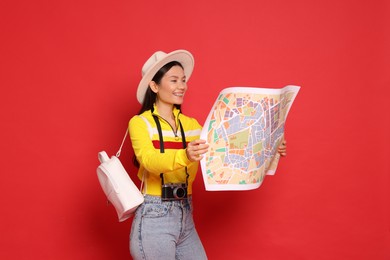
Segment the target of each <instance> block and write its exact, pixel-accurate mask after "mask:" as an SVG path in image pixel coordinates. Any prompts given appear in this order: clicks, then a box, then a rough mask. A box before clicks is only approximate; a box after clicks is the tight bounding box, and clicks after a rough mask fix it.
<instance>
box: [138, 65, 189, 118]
mask: <svg viewBox="0 0 390 260" xmlns="http://www.w3.org/2000/svg"><path fill="white" fill-rule="evenodd" d="M173 66H180V67H181V68H182V69H184V68H183V65H181V63H180V62H178V61H171V62H169V63H167V64H165V65H164V66H162V67H161V69H160V70H159V71H157V72H156V74H155V75H154V77H153V78H152V81H154V82H156V84H160V82H161V79H162V77H164V75H165V73H167V72H168V71H169V70H170V69H171V68H172V67H173ZM156 99H157V94H156V93H154V92H153V91H152V89H151V88H150V87H148V89H147V90H146V93H145V97H144V101H143V102H142V107H141V110H140V111H139V113H138V114H139V115H140V114H142V113H143V112H145V111H147V110H150V109H152V108H153V105H154V103H155V102H156ZM174 106H175V107H176V108H178V109H180V105H176V104H175V105H174Z"/></svg>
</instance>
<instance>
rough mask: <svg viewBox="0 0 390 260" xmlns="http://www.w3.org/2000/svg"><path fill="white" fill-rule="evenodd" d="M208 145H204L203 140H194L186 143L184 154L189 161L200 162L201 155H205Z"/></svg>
mask: <svg viewBox="0 0 390 260" xmlns="http://www.w3.org/2000/svg"><path fill="white" fill-rule="evenodd" d="M208 149H209V145H208V144H206V141H205V140H201V139H198V140H195V141H192V142H190V143H188V146H187V149H186V153H187V157H188V159H189V160H190V161H193V162H194V161H200V160H201V159H202V158H203V155H204V154H205V153H207V151H208Z"/></svg>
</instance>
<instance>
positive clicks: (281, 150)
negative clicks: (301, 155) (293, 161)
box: [278, 140, 287, 157]
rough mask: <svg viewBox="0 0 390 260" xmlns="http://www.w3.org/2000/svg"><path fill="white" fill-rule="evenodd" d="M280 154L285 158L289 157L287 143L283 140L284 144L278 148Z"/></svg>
mask: <svg viewBox="0 0 390 260" xmlns="http://www.w3.org/2000/svg"><path fill="white" fill-rule="evenodd" d="M278 153H279V154H280V155H281V156H283V157H285V156H287V141H286V140H283V141H282V143H281V144H280V146H279V147H278Z"/></svg>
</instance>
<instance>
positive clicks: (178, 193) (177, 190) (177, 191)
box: [173, 187, 186, 199]
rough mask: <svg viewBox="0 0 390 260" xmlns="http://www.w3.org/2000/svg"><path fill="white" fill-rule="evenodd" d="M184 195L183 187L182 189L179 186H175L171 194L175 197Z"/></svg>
mask: <svg viewBox="0 0 390 260" xmlns="http://www.w3.org/2000/svg"><path fill="white" fill-rule="evenodd" d="M185 195H186V191H185V189H183V188H181V187H176V188H175V189H174V190H173V196H174V197H175V198H176V199H181V198H184V196H185Z"/></svg>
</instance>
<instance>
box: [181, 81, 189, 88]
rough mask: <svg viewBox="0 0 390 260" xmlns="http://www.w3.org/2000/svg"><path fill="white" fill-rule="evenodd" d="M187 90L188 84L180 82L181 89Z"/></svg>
mask: <svg viewBox="0 0 390 260" xmlns="http://www.w3.org/2000/svg"><path fill="white" fill-rule="evenodd" d="M185 88H187V82H183V81H180V83H179V89H185Z"/></svg>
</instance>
